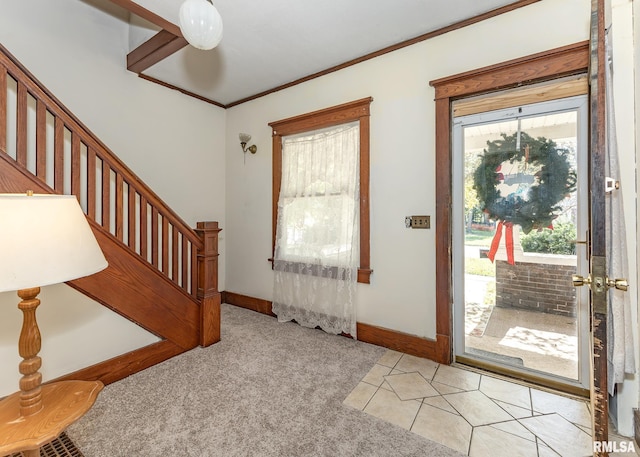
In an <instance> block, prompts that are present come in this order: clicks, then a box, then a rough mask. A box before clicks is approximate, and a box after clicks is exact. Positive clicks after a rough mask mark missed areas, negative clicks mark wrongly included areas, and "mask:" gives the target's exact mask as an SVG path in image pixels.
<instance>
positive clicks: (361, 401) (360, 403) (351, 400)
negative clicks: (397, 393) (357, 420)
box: [342, 382, 378, 410]
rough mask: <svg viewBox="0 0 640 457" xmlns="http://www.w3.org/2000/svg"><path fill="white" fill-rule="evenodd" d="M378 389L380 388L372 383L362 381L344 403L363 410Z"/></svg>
mask: <svg viewBox="0 0 640 457" xmlns="http://www.w3.org/2000/svg"><path fill="white" fill-rule="evenodd" d="M377 390H378V388H377V387H375V386H372V385H371V384H367V383H366V382H360V383H358V385H357V386H356V387H355V388H354V389H353V390H352V391H351V393H350V394H349V395H348V396H347V398H345V400H344V401H343V402H342V403H344V404H345V405H347V406H351V407H352V408H356V409H359V410H363V409H364V407H365V406H367V403H369V400H371V397H373V395H374V394H375V393H376V391H377Z"/></svg>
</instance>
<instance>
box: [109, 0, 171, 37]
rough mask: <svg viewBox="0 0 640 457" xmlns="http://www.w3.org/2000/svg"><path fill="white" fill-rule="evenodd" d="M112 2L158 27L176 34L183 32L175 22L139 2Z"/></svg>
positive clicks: (129, 0) (119, 0)
mask: <svg viewBox="0 0 640 457" xmlns="http://www.w3.org/2000/svg"><path fill="white" fill-rule="evenodd" d="M110 1H111V3H115V4H116V5H118V6H121V7H122V8H124V9H125V10H127V11H130V12H132V13H133V14H135V15H136V16H140V17H141V18H142V19H145V20H147V21H149V22H151V23H152V24H155V25H157V26H158V27H160V28H162V29H164V30H166V31H167V32H171V33H173V34H174V35H175V36H178V37H181V36H182V32H181V31H180V27H178V26H177V25H175V24H174V23H173V22H169V21H167V20H166V19H165V18H163V17H161V16H158V15H157V14H156V13H154V12H153V11H149V10H148V9H146V8H145V7H143V6H140V5H138V4H137V3H135V2H133V1H131V0H110Z"/></svg>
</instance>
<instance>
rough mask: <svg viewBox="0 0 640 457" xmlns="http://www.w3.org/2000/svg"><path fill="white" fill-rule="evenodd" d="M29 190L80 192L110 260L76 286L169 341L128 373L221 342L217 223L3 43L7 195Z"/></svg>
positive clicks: (2, 170)
mask: <svg viewBox="0 0 640 457" xmlns="http://www.w3.org/2000/svg"><path fill="white" fill-rule="evenodd" d="M27 189H33V190H34V191H35V192H43V193H65V194H73V195H75V196H76V197H77V198H78V201H79V202H80V205H81V206H82V208H83V210H84V212H85V214H86V215H87V218H88V220H89V222H90V224H91V225H92V228H93V231H94V234H96V238H97V239H98V242H99V243H100V245H101V247H102V249H103V251H104V252H105V256H106V257H107V260H108V261H109V265H110V266H109V268H107V270H105V271H104V272H103V273H99V274H97V275H93V276H91V277H88V278H82V279H80V280H76V281H70V282H69V283H68V284H69V285H70V286H72V287H74V288H76V289H77V290H79V291H81V292H83V293H84V294H86V295H88V296H90V297H91V298H93V299H95V300H96V301H98V302H100V303H102V304H103V305H105V306H108V307H109V308H111V309H113V310H115V311H116V312H118V313H120V314H122V315H124V316H125V317H127V318H129V319H130V320H132V321H134V322H136V323H138V324H139V325H141V326H142V327H144V328H146V329H147V330H149V331H151V332H153V333H155V334H156V335H158V336H160V337H161V338H163V339H164V340H163V341H161V342H160V343H158V344H156V345H152V346H154V348H151V349H145V348H143V349H142V350H138V351H134V352H133V353H130V354H127V355H125V356H122V357H120V358H117V360H114V361H111V362H110V365H109V366H110V367H111V368H113V367H119V370H120V372H121V374H122V375H124V376H126V375H128V374H131V373H132V372H134V371H138V370H139V369H143V368H146V367H147V366H150V365H152V364H153V363H157V362H158V361H161V360H164V359H166V358H168V357H171V356H173V355H176V354H177V353H180V352H184V351H185V350H188V349H191V348H193V347H194V346H196V345H197V344H201V345H205V346H206V345H209V344H212V343H214V342H216V341H218V340H219V338H220V330H219V319H220V315H219V306H220V293H219V291H218V282H217V276H218V265H217V257H218V249H217V239H218V232H219V231H220V229H219V228H218V224H217V223H216V222H201V223H200V222H199V223H198V225H197V229H196V230H193V229H191V228H190V227H189V226H188V225H187V224H186V223H185V222H184V221H183V220H182V219H181V218H180V217H179V216H178V215H177V214H176V213H175V212H174V211H173V210H172V209H171V208H169V207H168V206H167V205H166V204H165V203H164V202H163V201H162V200H161V199H160V198H159V197H158V196H157V195H156V194H155V193H154V192H153V191H152V190H151V189H150V188H149V187H148V186H147V185H146V184H145V183H144V182H142V180H140V179H139V178H138V177H137V176H136V175H135V174H134V173H133V172H132V171H131V170H130V169H129V168H128V167H127V166H126V165H125V164H124V163H123V162H122V161H121V160H120V159H118V158H117V157H116V156H115V154H113V153H112V152H111V151H110V150H109V149H108V148H107V147H106V146H105V145H104V144H103V143H102V142H101V141H100V140H99V139H98V138H97V137H96V136H95V135H94V134H93V133H91V131H90V130H89V129H88V128H87V127H85V126H84V125H83V124H82V123H81V122H80V121H79V120H78V119H77V118H76V117H75V116H74V115H73V114H72V113H71V112H70V111H69V110H68V109H67V108H66V107H64V105H62V103H60V102H59V101H58V100H57V99H56V98H55V97H54V96H53V95H52V94H51V93H50V92H49V91H48V90H47V89H46V88H45V87H44V86H43V85H42V84H41V83H40V82H38V81H37V80H36V79H35V77H33V76H32V75H31V74H30V73H29V72H28V71H27V70H26V69H25V68H24V67H23V66H22V65H21V64H20V63H19V62H18V61H17V60H16V59H15V58H14V57H13V56H12V55H11V54H10V53H9V52H8V51H7V50H6V49H5V48H4V47H2V46H1V45H0V192H24V191H26V190H27ZM136 354H137V355H136ZM117 371H118V370H116V373H115V374H114V373H113V370H111V369H109V370H106V369H105V367H97V368H96V369H93V370H89V371H86V370H83V371H82V372H78V373H80V374H83V375H84V377H86V378H95V379H98V378H99V379H101V380H103V382H111V381H113V380H116V379H118V378H119V376H120V375H119V374H118V373H117ZM107 372H109V373H107ZM78 373H75V374H78Z"/></svg>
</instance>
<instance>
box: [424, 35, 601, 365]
mask: <svg viewBox="0 0 640 457" xmlns="http://www.w3.org/2000/svg"><path fill="white" fill-rule="evenodd" d="M588 67H589V42H588V41H582V42H579V43H575V44H571V45H568V46H563V47H560V48H556V49H552V50H549V51H545V52H541V53H537V54H533V55H530V56H526V57H522V58H519V59H515V60H510V61H507V62H502V63H499V64H495V65H491V66H488V67H484V68H480V69H477V70H472V71H468V72H465V73H460V74H457V75H453V76H448V77H446V78H441V79H437V80H434V81H431V82H430V85H431V86H433V87H434V88H435V92H436V96H435V106H436V126H435V133H436V160H435V163H436V164H438V172H437V173H436V217H435V220H436V240H438V242H437V244H436V333H437V334H438V339H437V341H436V345H437V352H438V353H439V354H441V356H442V358H443V361H441V363H451V361H452V358H453V340H452V338H453V319H452V317H453V314H452V308H453V289H452V275H453V269H452V267H453V265H452V257H451V252H452V228H451V223H452V220H451V202H452V195H451V193H452V179H451V172H452V169H451V161H452V156H451V154H452V152H451V103H452V102H453V101H455V100H458V99H461V98H466V97H472V96H477V95H481V94H485V93H490V92H495V91H498V90H504V89H509V88H513V87H519V86H523V85H530V84H537V83H540V82H543V81H548V80H552V79H556V78H562V77H566V76H571V75H577V74H581V73H586V72H587V70H588Z"/></svg>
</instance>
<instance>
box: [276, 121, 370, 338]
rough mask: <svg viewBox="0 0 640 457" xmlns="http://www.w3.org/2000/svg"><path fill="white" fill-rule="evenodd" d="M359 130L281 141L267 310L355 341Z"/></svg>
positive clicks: (352, 127)
mask: <svg viewBox="0 0 640 457" xmlns="http://www.w3.org/2000/svg"><path fill="white" fill-rule="evenodd" d="M359 139H360V134H359V125H358V123H357V122H356V123H350V124H344V125H340V126H337V127H331V128H329V129H322V130H316V131H314V132H309V133H305V134H301V135H292V136H288V137H284V138H283V140H282V183H281V188H280V198H279V200H278V221H277V227H276V246H275V255H274V270H275V275H274V291H273V312H274V313H275V314H276V315H277V316H278V320H279V321H281V322H286V321H291V320H295V321H296V322H298V323H299V324H300V325H302V326H305V327H312V328H315V327H320V328H322V329H323V330H324V331H326V332H328V333H334V334H337V333H341V332H345V333H349V334H351V335H352V336H353V337H354V338H355V337H356V317H355V293H356V282H357V277H358V262H359V251H358V247H359V233H360V230H359V217H358V214H359V191H358V189H359V182H358V181H359V179H358V178H359V162H360V160H359V152H360V145H359Z"/></svg>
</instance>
